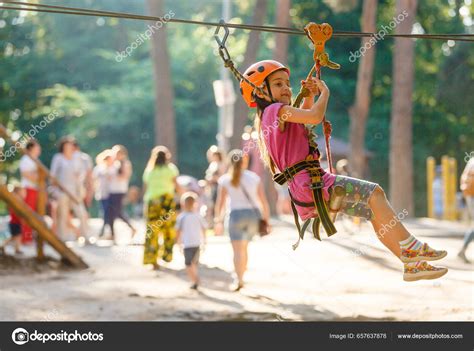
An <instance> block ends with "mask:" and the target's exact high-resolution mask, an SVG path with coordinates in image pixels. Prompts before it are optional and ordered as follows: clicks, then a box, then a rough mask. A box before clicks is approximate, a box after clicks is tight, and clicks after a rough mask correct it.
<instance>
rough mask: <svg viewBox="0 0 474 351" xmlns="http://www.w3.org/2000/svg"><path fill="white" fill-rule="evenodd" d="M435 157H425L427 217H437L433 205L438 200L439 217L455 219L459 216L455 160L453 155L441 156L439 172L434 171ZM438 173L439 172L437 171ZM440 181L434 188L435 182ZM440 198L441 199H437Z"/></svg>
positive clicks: (435, 167)
mask: <svg viewBox="0 0 474 351" xmlns="http://www.w3.org/2000/svg"><path fill="white" fill-rule="evenodd" d="M436 169H437V166H436V159H435V158H434V157H431V156H430V157H428V158H427V159H426V185H427V189H426V199H427V209H428V217H429V218H437V217H438V216H437V213H436V211H435V205H436V202H437V201H438V202H439V204H441V205H442V206H441V218H442V219H444V220H449V221H455V220H457V219H458V218H459V211H458V208H457V203H456V201H457V200H456V192H457V189H458V187H457V181H458V175H457V161H456V159H455V158H453V157H449V156H443V157H442V158H441V166H440V169H441V172H440V173H441V174H440V175H437V174H436V173H437V172H436ZM438 173H439V172H438ZM436 181H437V182H440V185H441V186H440V187H438V188H437V189H435V186H434V184H435V182H436ZM440 198H441V201H439V199H440Z"/></svg>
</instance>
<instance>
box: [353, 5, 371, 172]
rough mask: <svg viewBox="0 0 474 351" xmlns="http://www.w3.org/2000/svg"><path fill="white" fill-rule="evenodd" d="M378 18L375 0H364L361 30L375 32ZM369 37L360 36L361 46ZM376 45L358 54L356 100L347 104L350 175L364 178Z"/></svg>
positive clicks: (367, 41)
mask: <svg viewBox="0 0 474 351" xmlns="http://www.w3.org/2000/svg"><path fill="white" fill-rule="evenodd" d="M376 21H377V0H364V5H363V9H362V23H361V27H362V32H375V31H376ZM370 39H371V38H362V41H361V45H360V47H361V48H362V47H364V46H365V45H366V44H367V43H369V44H367V46H369V45H370V42H369V41H370ZM374 60H375V45H371V47H370V49H368V50H366V52H365V55H364V56H362V57H361V58H360V62H359V67H358V71H357V87H356V95H355V102H354V105H352V106H351V107H350V108H349V116H350V120H351V125H350V134H349V142H350V146H351V148H350V154H349V169H350V172H351V176H352V177H356V178H364V177H365V174H366V156H365V152H364V151H365V147H364V146H365V128H366V123H367V116H368V114H369V108H370V95H371V87H372V77H373V73H374Z"/></svg>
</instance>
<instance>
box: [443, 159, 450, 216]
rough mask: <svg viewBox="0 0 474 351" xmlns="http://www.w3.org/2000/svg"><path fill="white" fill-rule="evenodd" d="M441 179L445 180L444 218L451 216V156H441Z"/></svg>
mask: <svg viewBox="0 0 474 351" xmlns="http://www.w3.org/2000/svg"><path fill="white" fill-rule="evenodd" d="M441 169H442V171H441V172H442V173H441V179H442V180H443V219H445V220H449V219H450V218H451V207H450V196H449V188H450V186H449V178H450V176H449V157H448V156H443V157H442V158H441Z"/></svg>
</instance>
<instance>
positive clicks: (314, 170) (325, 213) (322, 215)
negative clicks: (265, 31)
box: [214, 21, 340, 249]
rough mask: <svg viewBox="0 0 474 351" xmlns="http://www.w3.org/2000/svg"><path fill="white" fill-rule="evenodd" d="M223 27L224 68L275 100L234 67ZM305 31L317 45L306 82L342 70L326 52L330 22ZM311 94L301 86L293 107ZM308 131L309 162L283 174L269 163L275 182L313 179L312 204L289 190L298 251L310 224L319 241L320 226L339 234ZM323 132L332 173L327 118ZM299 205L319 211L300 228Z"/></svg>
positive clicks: (220, 45) (311, 24)
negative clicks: (305, 173) (324, 71)
mask: <svg viewBox="0 0 474 351" xmlns="http://www.w3.org/2000/svg"><path fill="white" fill-rule="evenodd" d="M224 23H225V22H223V21H221V24H224ZM222 27H223V28H224V30H225V35H224V37H223V39H222V40H221V39H220V38H219V35H218V34H219V30H220V28H221V27H217V29H216V32H215V35H214V37H215V39H216V41H217V43H218V44H219V54H220V56H221V58H222V59H223V61H224V65H225V67H227V68H229V70H230V71H231V72H232V73H233V75H234V76H235V78H236V79H238V80H239V81H241V80H244V81H245V82H247V83H248V84H249V85H250V86H252V87H253V88H254V89H255V90H258V91H260V92H261V93H262V94H264V95H266V96H268V97H269V98H270V99H271V100H272V101H273V97H272V95H271V91H270V89H268V93H266V92H265V91H264V89H263V86H256V85H255V84H253V83H252V82H250V81H249V80H248V79H247V78H246V77H245V76H243V75H242V74H241V73H240V72H239V71H238V70H237V69H236V68H235V65H234V63H233V61H232V59H231V58H230V55H229V52H228V51H227V48H226V46H225V42H226V40H227V37H228V35H229V30H228V28H227V27H226V26H222ZM304 29H305V32H306V34H307V35H308V37H309V38H310V40H311V41H312V43H313V45H314V55H313V58H314V61H315V63H314V65H313V66H312V68H311V70H310V72H309V74H308V77H307V79H309V78H310V77H312V76H313V74H315V73H316V77H317V78H319V79H320V77H321V66H326V67H329V68H332V69H338V68H340V66H339V65H338V64H337V63H334V62H332V61H330V60H329V55H328V54H327V53H326V52H325V51H324V44H325V42H326V41H327V40H329V39H330V38H331V36H332V27H331V26H330V25H329V24H327V23H323V24H321V25H319V24H316V23H313V22H311V23H309V24H308V25H307V26H306V27H305V28H304ZM265 82H266V83H267V86H268V82H267V81H266V80H265ZM308 93H309V91H308V90H307V88H305V87H301V89H300V92H299V93H298V95H297V97H296V99H295V102H294V104H293V106H294V107H299V106H300V104H301V102H302V101H303V98H304V97H305V96H308ZM284 123H285V122H283V124H282V126H281V130H282V131H283V130H284V128H285V124H284ZM307 130H308V133H309V135H308V142H309V154H308V156H307V157H306V159H304V160H302V161H299V162H297V163H295V164H293V165H291V166H289V167H287V168H285V169H284V170H283V171H280V172H279V173H277V172H276V166H275V163H274V161H273V160H272V159H271V160H270V161H271V162H270V168H271V171H272V174H273V181H275V182H276V183H278V184H279V185H284V184H285V183H287V182H291V181H293V179H294V177H295V176H296V175H297V174H299V173H300V172H302V171H304V170H306V171H308V173H309V177H310V179H311V184H310V185H309V188H310V189H311V193H312V197H313V201H312V202H301V201H298V200H296V199H295V198H294V197H293V195H292V194H291V192H290V191H289V189H288V192H289V194H290V198H291V208H292V211H293V216H294V220H295V225H296V228H297V229H298V241H297V242H296V243H295V244H294V245H293V249H296V248H297V247H298V245H299V242H300V240H302V239H303V238H304V234H305V232H306V230H307V228H308V227H309V225H310V224H311V221H312V222H313V224H312V232H313V235H314V237H315V238H316V239H318V240H321V237H320V234H319V230H320V225H321V224H322V225H323V227H324V230H325V231H326V234H327V235H328V236H331V235H333V234H335V233H336V232H337V230H336V228H335V226H334V224H333V221H332V220H331V217H330V214H329V212H330V211H329V207H328V204H327V203H326V202H325V201H324V197H323V187H324V181H323V174H324V170H323V169H322V168H321V165H320V163H319V150H318V146H317V144H316V143H315V141H314V140H313V137H314V135H313V133H312V131H311V130H309V129H308V128H307ZM323 131H324V135H325V141H326V154H327V158H328V163H329V169H330V172H331V173H333V167H332V158H331V149H330V144H329V139H330V134H331V124H330V123H329V122H328V121H327V120H326V116H324V119H323ZM315 153H316V154H317V155H318V156H317V157H316V158H315V157H314V156H313V155H314V154H315ZM296 206H300V207H311V208H316V211H315V213H314V214H315V216H314V217H312V218H309V219H307V220H306V221H305V222H304V223H303V224H302V225H301V224H300V221H299V216H298V212H297V210H296Z"/></svg>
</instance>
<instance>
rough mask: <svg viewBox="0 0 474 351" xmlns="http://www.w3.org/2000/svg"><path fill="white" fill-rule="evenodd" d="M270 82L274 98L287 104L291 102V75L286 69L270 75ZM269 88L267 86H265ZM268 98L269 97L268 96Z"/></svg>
mask: <svg viewBox="0 0 474 351" xmlns="http://www.w3.org/2000/svg"><path fill="white" fill-rule="evenodd" d="M268 83H269V85H270V90H271V92H272V96H273V98H274V99H275V100H276V101H278V102H281V103H283V104H285V105H289V104H291V95H292V94H291V86H290V77H289V76H288V73H286V71H284V70H280V71H276V72H275V73H272V74H270V75H269V76H268ZM265 89H266V90H267V88H265ZM266 99H268V97H266Z"/></svg>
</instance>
